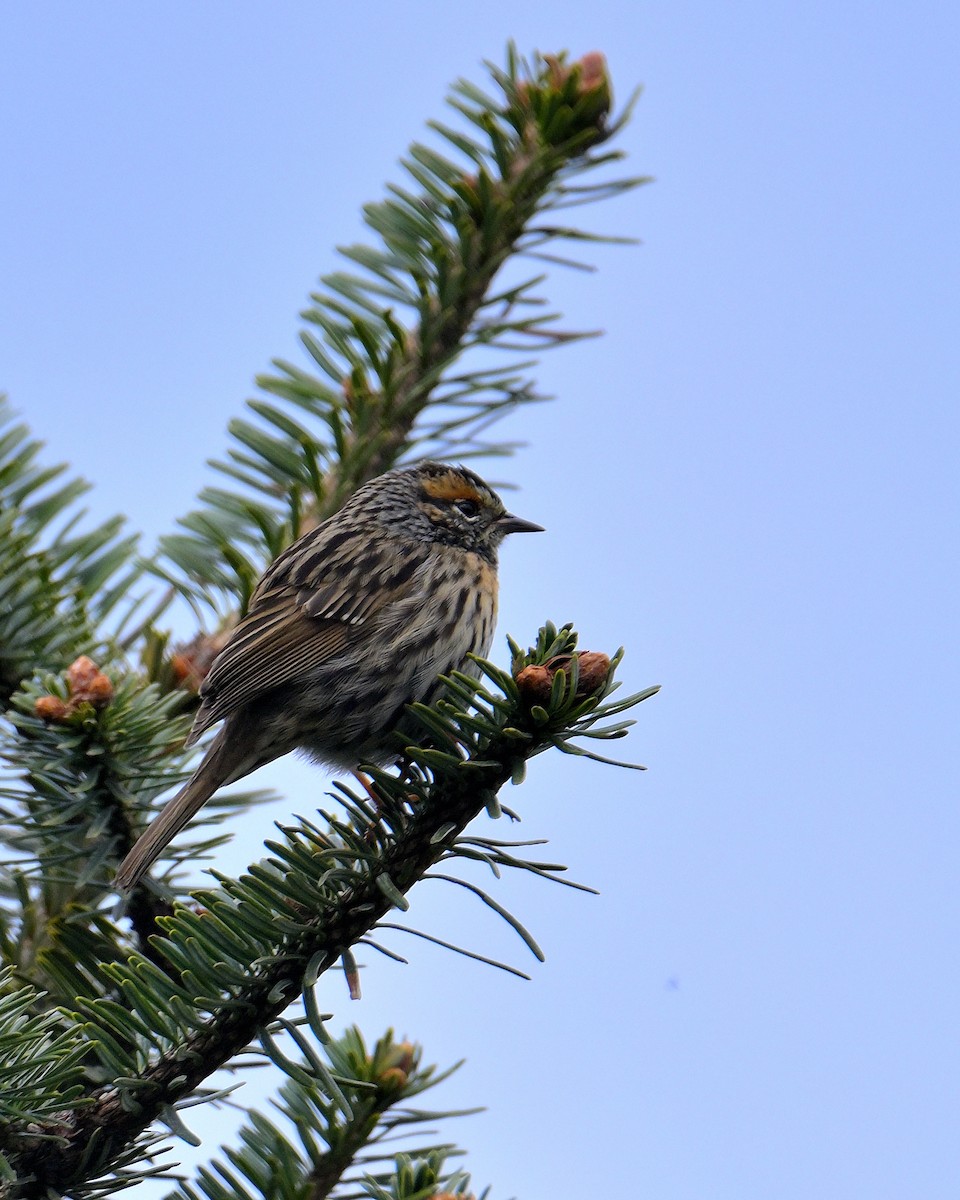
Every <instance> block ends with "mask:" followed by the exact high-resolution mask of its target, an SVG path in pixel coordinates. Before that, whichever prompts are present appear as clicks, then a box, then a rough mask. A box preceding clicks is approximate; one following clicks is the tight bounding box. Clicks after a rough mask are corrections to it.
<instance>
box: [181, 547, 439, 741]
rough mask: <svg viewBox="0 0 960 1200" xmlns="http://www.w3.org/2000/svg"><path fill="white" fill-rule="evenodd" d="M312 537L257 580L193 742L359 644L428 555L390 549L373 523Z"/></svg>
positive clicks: (218, 666)
mask: <svg viewBox="0 0 960 1200" xmlns="http://www.w3.org/2000/svg"><path fill="white" fill-rule="evenodd" d="M325 534H326V536H324V535H325ZM310 537H311V539H312V541H311V542H306V543H305V542H303V541H301V542H299V543H296V544H295V545H294V546H292V547H290V548H289V549H288V550H286V551H284V553H283V554H282V555H280V557H279V558H278V559H277V560H276V562H274V564H273V566H272V567H270V569H269V570H268V571H267V573H266V574H265V575H264V577H263V579H262V580H261V581H260V583H259V584H258V585H257V589H256V591H255V592H254V594H253V598H252V600H251V602H250V607H249V609H248V610H247V613H246V615H245V616H244V617H243V618H242V619H241V621H240V623H239V624H238V625H237V627H236V629H235V630H234V631H233V633H232V635H231V637H230V640H229V642H228V643H227V644H226V646H225V647H224V648H223V650H222V651H221V652H220V654H219V655H218V657H217V659H216V661H215V662H214V664H213V667H212V668H211V670H210V674H209V675H208V676H207V678H206V679H205V680H204V682H203V686H202V687H201V689H200V696H201V699H202V704H201V706H200V709H199V710H198V712H197V716H196V719H195V721H194V724H193V729H192V730H191V731H190V739H189V740H190V741H191V742H194V741H196V740H197V738H199V737H200V735H201V734H202V733H203V732H204V730H206V729H208V728H209V727H210V726H211V725H213V724H214V723H215V722H217V721H219V720H221V719H222V718H223V717H226V716H228V715H229V714H230V713H232V712H235V711H236V710H237V709H238V708H240V707H241V706H242V705H244V704H248V703H249V702H250V701H251V700H254V699H256V697H257V696H259V695H262V694H263V693H264V692H268V691H272V690H273V689H274V688H276V687H280V686H282V685H283V684H285V683H289V682H290V681H291V680H292V679H296V678H298V677H300V676H303V675H305V674H307V673H308V672H309V671H310V670H311V669H312V668H315V667H317V666H319V665H320V664H321V663H323V662H326V661H328V660H329V659H331V658H334V657H335V656H337V655H338V654H341V653H343V652H344V651H345V650H347V649H349V648H350V647H351V646H352V645H355V644H356V643H357V641H359V640H361V639H362V638H363V637H364V636H365V630H364V626H365V625H366V624H367V623H368V622H369V621H370V619H371V618H372V617H374V616H375V615H376V614H377V613H379V612H380V611H381V610H382V609H384V608H385V607H387V606H388V605H390V604H394V603H396V602H397V601H399V600H400V599H402V598H404V597H408V596H409V595H410V594H411V591H416V590H418V588H417V584H416V581H415V579H414V577H415V575H416V573H417V571H418V570H419V568H420V567H422V566H423V564H424V562H425V561H426V558H427V547H425V546H423V545H422V544H420V543H415V542H414V543H395V544H394V545H393V547H392V552H391V553H390V554H388V555H385V554H384V553H383V543H382V540H381V539H382V532H381V533H380V535H379V537H377V538H376V539H372V538H371V530H369V529H363V530H357V531H355V533H354V535H353V536H351V537H350V538H349V539H345V538H344V537H343V531H342V530H337V529H336V527H334V528H333V529H332V530H328V529H327V528H326V526H323V525H322V526H320V527H319V528H318V529H316V530H314V532H313V534H312V535H310Z"/></svg>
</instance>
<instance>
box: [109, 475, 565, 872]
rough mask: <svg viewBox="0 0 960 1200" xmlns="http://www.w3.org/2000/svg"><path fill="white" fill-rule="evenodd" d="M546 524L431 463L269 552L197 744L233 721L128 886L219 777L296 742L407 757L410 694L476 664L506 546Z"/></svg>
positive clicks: (430, 691)
mask: <svg viewBox="0 0 960 1200" xmlns="http://www.w3.org/2000/svg"><path fill="white" fill-rule="evenodd" d="M527 532H529V533H532V532H543V527H542V526H541V525H536V524H534V523H533V522H532V521H527V520H525V519H524V518H522V517H517V516H514V515H513V513H510V512H508V511H507V509H506V507H505V505H504V503H503V501H502V500H501V499H500V497H499V496H498V495H497V493H496V492H495V491H494V490H493V488H492V487H490V485H489V484H487V483H485V482H484V481H483V480H482V479H481V478H480V476H479V475H477V474H475V473H474V472H473V471H471V470H469V469H468V468H466V467H464V466H460V465H449V464H446V463H439V462H426V461H425V462H420V463H418V464H416V465H415V466H411V467H404V468H400V469H397V470H393V471H388V472H386V473H384V474H382V475H379V476H377V477H376V478H374V479H372V480H371V481H370V482H368V483H366V484H364V485H363V486H362V487H360V488H358V489H357V491H356V492H354V494H353V495H352V497H351V498H350V499H349V500H348V501H347V502H346V503H345V504H344V506H343V507H342V508H341V509H340V510H339V512H337V513H336V514H335V515H334V516H332V517H330V518H328V519H327V520H325V521H323V522H322V523H321V524H319V525H317V526H316V527H315V528H314V529H312V530H310V531H309V532H308V533H306V534H304V535H303V536H302V537H300V538H299V539H298V540H297V541H295V542H293V543H292V544H291V545H290V546H288V547H287V549H285V550H284V551H283V552H282V553H281V554H280V555H279V556H278V557H277V558H276V559H275V560H274V562H273V563H272V564H271V566H269V567H268V568H267V570H266V572H265V573H264V575H263V577H262V578H261V579H260V582H259V583H258V584H257V587H256V589H255V590H254V592H253V595H252V597H251V600H250V604H249V607H248V609H247V611H246V613H245V614H244V615H243V616H242V617H241V619H240V620H239V622H238V623H237V625H236V627H235V628H234V630H233V631H232V633H231V634H230V636H229V639H228V640H227V642H226V644H225V645H224V647H223V649H222V650H221V651H220V653H219V654H218V656H217V657H216V659H215V660H214V662H213V665H212V666H211V668H210V671H209V673H208V675H207V677H206V678H205V680H204V681H203V683H202V685H201V687H200V707H199V709H198V710H197V713H196V717H195V719H194V722H193V727H192V728H191V730H190V733H189V735H188V737H187V740H186V744H187V745H188V746H191V745H193V744H194V743H195V742H197V741H198V740H199V739H200V738H201V737H202V736H203V734H204V733H206V732H207V730H208V729H210V728H211V727H212V726H214V725H216V724H217V723H218V722H222V724H221V725H220V728H219V730H218V731H217V733H216V735H215V736H214V737H213V739H212V741H211V742H210V744H209V746H208V748H207V750H206V753H205V754H204V756H203V759H202V760H201V762H200V765H199V766H198V767H197V769H196V771H195V772H194V773H193V775H192V776H191V777H190V779H189V780H188V781H187V782H186V784H185V785H184V786H183V787H182V788H181V789H180V791H179V792H178V793H177V794H176V795H175V796H174V797H173V798H172V799H171V800H170V801H169V802H168V803H167V804H166V806H165V807H164V808H163V809H162V810H161V812H160V814H159V815H158V816H157V817H156V818H155V819H154V820H153V822H152V823H151V824H150V825H149V826H148V827H147V829H146V831H145V832H144V833H143V834H142V835H141V836H140V838H139V839H138V840H137V841H136V843H135V844H134V846H133V848H132V849H131V850H130V851H129V853H128V854H127V855H126V857H125V858H124V859H123V861H122V863H121V864H120V867H119V869H118V871H117V875H116V879H115V887H116V889H117V891H118V892H120V893H121V895H124V894H127V893H129V892H130V890H131V889H132V888H133V887H135V886H136V885H137V884H138V883H139V882H140V881H141V879H142V878H143V876H144V875H145V874H146V872H147V871H148V870H149V869H150V867H151V866H152V865H153V863H154V862H155V861H156V860H157V858H158V857H159V856H160V855H161V854H162V853H163V850H164V848H165V847H166V846H167V845H168V844H169V843H170V841H172V839H173V838H174V837H175V836H176V835H177V834H178V833H179V832H180V830H181V829H183V827H184V826H185V825H186V824H187V823H188V822H189V821H190V820H191V819H192V818H193V816H194V815H195V814H196V813H197V812H198V811H199V810H200V808H201V807H202V806H203V805H204V804H205V803H206V802H207V800H209V799H210V797H211V796H212V795H213V794H214V793H215V792H216V791H218V790H219V789H220V788H221V787H224V786H225V785H227V784H230V783H233V782H235V781H236V780H238V779H242V778H243V777H244V776H245V775H248V774H250V772H251V771H255V770H256V769H257V768H258V767H261V766H263V765H264V764H265V763H268V762H272V761H273V760H274V759H277V758H280V757H282V756H283V755H285V754H288V753H289V752H290V751H292V750H300V751H302V752H304V753H305V754H306V755H307V756H308V757H309V758H311V759H313V760H314V761H316V762H318V763H321V764H324V765H326V766H329V767H333V768H336V769H338V770H347V771H356V770H357V769H358V768H359V766H360V765H361V764H373V765H378V766H383V765H386V764H388V763H389V762H391V761H393V760H396V759H397V757H398V751H397V746H398V739H397V736H396V735H397V734H401V735H404V736H408V737H411V738H415V737H416V736H417V730H418V728H420V727H419V726H418V725H417V723H416V721H415V719H414V718H412V717H411V715H410V713H409V711H408V706H409V705H410V704H412V703H415V702H420V703H424V704H430V703H432V702H433V701H435V700H436V699H438V698H439V697H440V696H441V695H442V694H443V684H442V682H441V680H440V678H439V677H440V676H441V675H448V674H450V672H452V671H462V672H465V673H467V674H470V675H473V676H474V677H476V676H477V675H478V674H479V670H478V668H477V667H476V665H475V663H474V662H473V661H472V659H471V655H476V656H478V657H481V658H482V657H485V656H486V655H487V653H488V652H489V650H490V646H491V642H492V640H493V632H494V626H495V624H496V616H497V592H498V580H497V552H498V549H499V546H500V544H501V542H502V541H503V539H504V538H505V537H506V536H507V535H508V534H511V533H527Z"/></svg>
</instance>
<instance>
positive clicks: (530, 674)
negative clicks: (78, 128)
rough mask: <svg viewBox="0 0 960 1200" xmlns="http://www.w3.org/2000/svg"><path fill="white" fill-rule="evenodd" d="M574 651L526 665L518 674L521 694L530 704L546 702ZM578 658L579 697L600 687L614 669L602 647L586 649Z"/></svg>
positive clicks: (567, 667)
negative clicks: (558, 674) (557, 677)
mask: <svg viewBox="0 0 960 1200" xmlns="http://www.w3.org/2000/svg"><path fill="white" fill-rule="evenodd" d="M573 657H574V656H573V655H570V654H557V655H554V657H553V658H551V659H548V660H547V661H546V662H545V663H542V664H540V665H533V664H531V665H530V666H528V667H524V668H523V670H522V671H520V672H519V674H517V675H516V676H515V679H516V684H517V687H518V688H519V689H520V695H521V696H522V697H523V698H524V699H525V700H526V701H527V702H528V703H529V704H546V703H547V701H548V700H549V699H550V692H551V690H552V688H553V681H554V678H555V677H556V674H557V672H558V671H569V670H570V664H571V662H572V661H573ZM575 657H576V659H577V672H578V674H577V699H578V700H582V699H583V698H584V697H585V696H591V695H592V694H593V693H594V692H596V691H598V690H599V689H600V688H601V687H602V686H603V684H604V682H605V680H606V678H607V672H608V671H609V670H610V658H609V656H608V655H606V654H603V653H601V652H600V651H599V650H582V651H580V652H579V653H578V654H577V655H576V656H575Z"/></svg>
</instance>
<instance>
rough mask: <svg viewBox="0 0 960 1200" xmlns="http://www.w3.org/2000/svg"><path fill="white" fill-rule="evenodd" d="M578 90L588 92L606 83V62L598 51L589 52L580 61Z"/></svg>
mask: <svg viewBox="0 0 960 1200" xmlns="http://www.w3.org/2000/svg"><path fill="white" fill-rule="evenodd" d="M579 66H580V90H581V91H583V92H589V91H591V90H592V89H593V88H599V87H603V86H605V85H606V83H607V60H606V59H605V58H604V57H603V55H602V54H601V53H600V51H599V50H591V51H590V53H589V54H585V55H584V56H583V58H581V59H580V63H579Z"/></svg>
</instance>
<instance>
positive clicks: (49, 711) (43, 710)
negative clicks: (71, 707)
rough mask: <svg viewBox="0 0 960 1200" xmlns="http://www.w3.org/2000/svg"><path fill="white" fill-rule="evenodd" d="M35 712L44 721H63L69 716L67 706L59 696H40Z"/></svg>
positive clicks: (34, 708)
mask: <svg viewBox="0 0 960 1200" xmlns="http://www.w3.org/2000/svg"><path fill="white" fill-rule="evenodd" d="M33 711H34V712H35V713H36V714H37V716H38V717H40V718H41V719H42V720H44V721H62V720H63V719H64V717H65V716H66V715H67V706H66V705H65V704H64V702H63V701H62V700H61V699H60V697H59V696H40V697H38V699H37V700H36V702H35V704H34V706H33Z"/></svg>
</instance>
